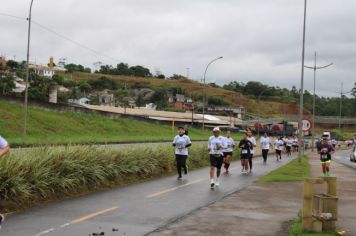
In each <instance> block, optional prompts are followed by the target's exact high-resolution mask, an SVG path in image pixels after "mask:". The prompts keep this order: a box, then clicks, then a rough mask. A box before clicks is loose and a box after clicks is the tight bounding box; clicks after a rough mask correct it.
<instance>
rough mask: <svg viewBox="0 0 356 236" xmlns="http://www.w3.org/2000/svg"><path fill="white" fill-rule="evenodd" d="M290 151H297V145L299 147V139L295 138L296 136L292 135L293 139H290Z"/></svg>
mask: <svg viewBox="0 0 356 236" xmlns="http://www.w3.org/2000/svg"><path fill="white" fill-rule="evenodd" d="M292 147H293V149H292V151H293V152H298V147H299V140H298V138H297V136H294V137H293V139H292Z"/></svg>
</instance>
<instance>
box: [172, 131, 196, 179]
mask: <svg viewBox="0 0 356 236" xmlns="http://www.w3.org/2000/svg"><path fill="white" fill-rule="evenodd" d="M191 145H192V142H191V141H190V139H189V136H188V135H186V134H185V129H184V127H178V135H177V136H175V137H174V139H173V147H175V155H176V162H177V172H178V179H181V178H182V169H184V174H187V173H188V168H187V164H186V161H187V157H188V147H190V146H191Z"/></svg>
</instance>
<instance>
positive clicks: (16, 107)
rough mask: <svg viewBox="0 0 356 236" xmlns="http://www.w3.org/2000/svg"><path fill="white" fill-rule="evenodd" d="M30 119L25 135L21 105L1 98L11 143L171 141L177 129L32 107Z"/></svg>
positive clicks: (0, 129) (4, 132)
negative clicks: (23, 132) (23, 133)
mask: <svg viewBox="0 0 356 236" xmlns="http://www.w3.org/2000/svg"><path fill="white" fill-rule="evenodd" d="M28 121H29V124H28V134H27V136H26V137H25V138H24V137H23V135H22V129H23V107H22V105H21V104H18V103H15V102H5V101H0V135H1V136H3V137H5V138H6V139H7V140H8V141H9V143H10V145H11V146H12V147H16V146H31V145H63V144H97V143H120V142H148V141H170V140H173V137H174V136H175V135H176V133H177V132H176V130H175V129H174V130H173V131H172V127H171V126H168V125H160V124H153V123H148V122H143V121H136V120H130V119H128V118H120V119H110V118H107V117H103V116H100V115H91V114H82V113H76V112H58V111H51V110H46V109H41V108H33V107H30V108H29V120H28ZM210 135H211V132H210V131H202V130H199V129H193V128H191V129H189V136H190V138H191V139H192V140H208V137H209V136H210ZM237 137H238V136H236V137H235V138H237Z"/></svg>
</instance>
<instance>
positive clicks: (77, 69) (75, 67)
mask: <svg viewBox="0 0 356 236" xmlns="http://www.w3.org/2000/svg"><path fill="white" fill-rule="evenodd" d="M64 68H65V69H66V70H67V71H68V72H70V73H71V72H86V71H85V68H84V66H82V65H80V64H78V65H76V64H73V63H70V64H67V65H64ZM89 70H90V68H89Z"/></svg>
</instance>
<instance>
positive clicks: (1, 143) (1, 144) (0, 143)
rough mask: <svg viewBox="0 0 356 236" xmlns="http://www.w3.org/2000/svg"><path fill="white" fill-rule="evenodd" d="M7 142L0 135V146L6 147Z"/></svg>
mask: <svg viewBox="0 0 356 236" xmlns="http://www.w3.org/2000/svg"><path fill="white" fill-rule="evenodd" d="M8 145H9V144H8V143H7V141H6V140H5V139H4V138H3V137H1V136H0V148H5V147H7V146H8Z"/></svg>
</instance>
